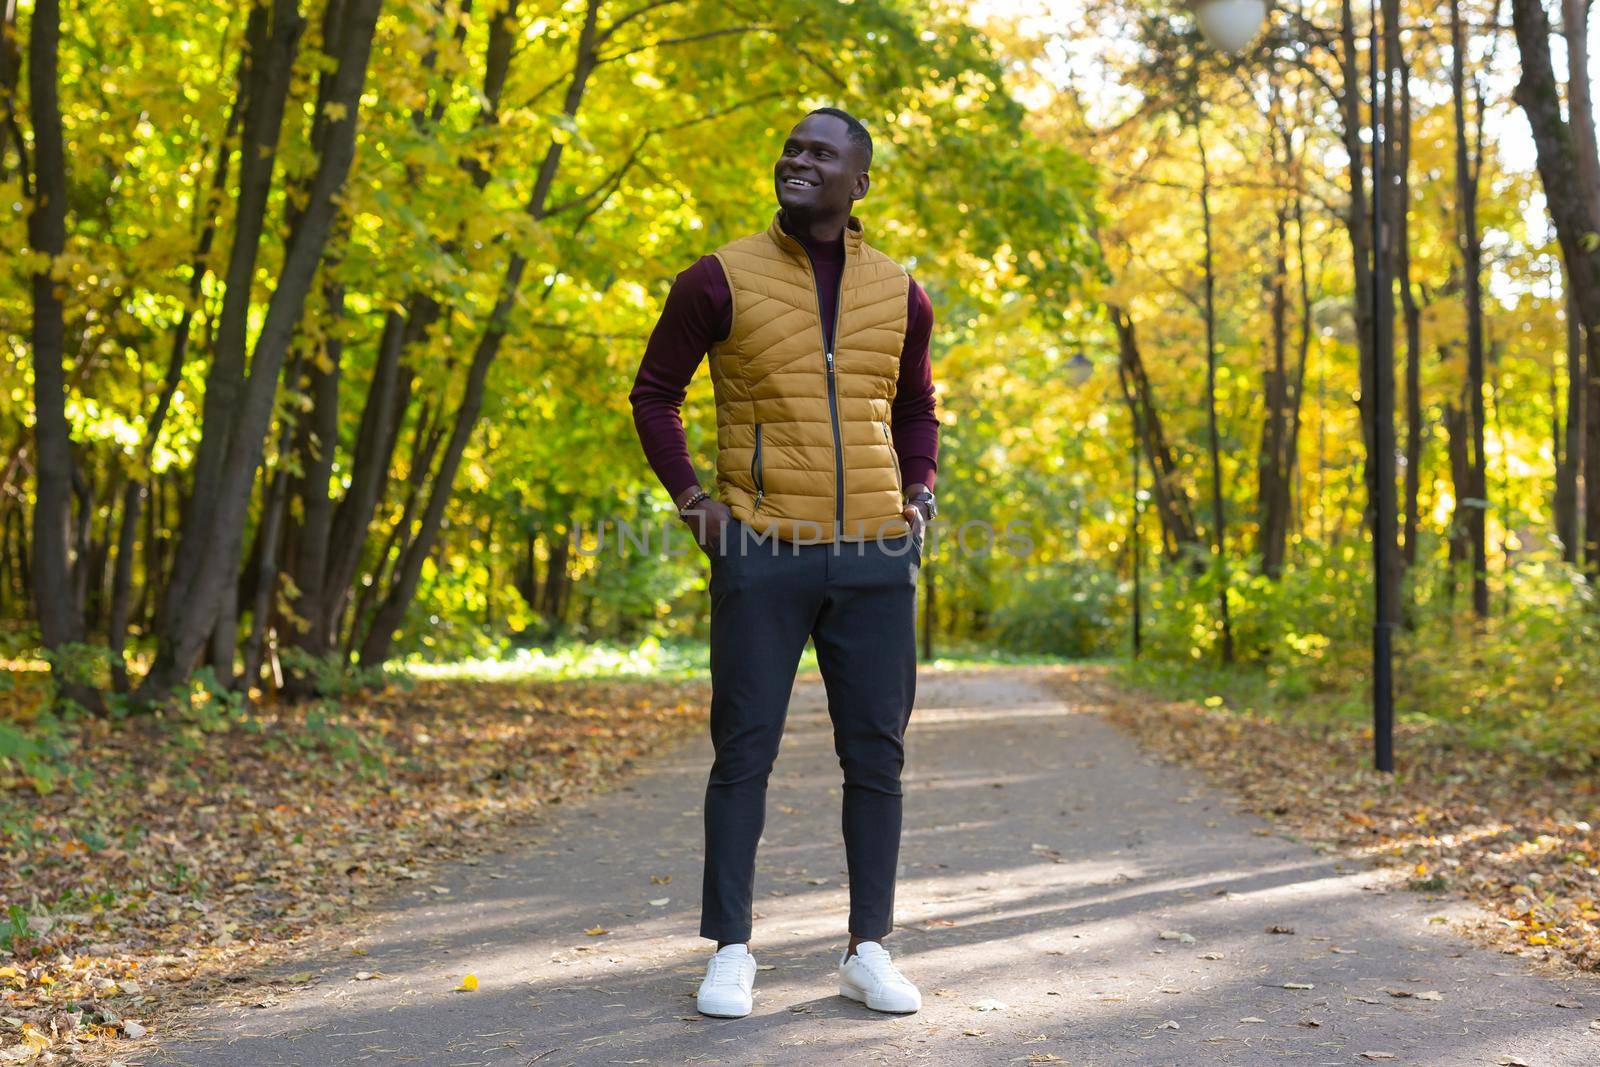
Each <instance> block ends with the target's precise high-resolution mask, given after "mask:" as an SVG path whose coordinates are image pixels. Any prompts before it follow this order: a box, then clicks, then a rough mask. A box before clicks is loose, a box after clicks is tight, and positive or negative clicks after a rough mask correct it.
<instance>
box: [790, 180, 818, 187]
mask: <svg viewBox="0 0 1600 1067" xmlns="http://www.w3.org/2000/svg"><path fill="white" fill-rule="evenodd" d="M784 184H785V185H798V186H801V187H802V188H805V189H809V188H811V187H812V186H813V185H815V184H817V183H816V182H808V181H806V180H805V179H804V178H785V179H784Z"/></svg>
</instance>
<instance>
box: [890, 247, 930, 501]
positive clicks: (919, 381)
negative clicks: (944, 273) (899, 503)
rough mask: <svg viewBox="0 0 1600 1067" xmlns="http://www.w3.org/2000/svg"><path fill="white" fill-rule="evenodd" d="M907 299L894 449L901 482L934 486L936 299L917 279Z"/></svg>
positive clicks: (896, 391) (895, 411)
mask: <svg viewBox="0 0 1600 1067" xmlns="http://www.w3.org/2000/svg"><path fill="white" fill-rule="evenodd" d="M907 302H908V305H909V306H908V308H907V314H906V339H905V347H904V348H903V349H902V350H901V353H900V378H899V382H898V384H897V385H896V386H895V394H894V405H893V408H892V419H893V427H892V432H893V434H894V450H895V453H896V454H897V455H899V457H900V479H901V484H903V485H911V484H912V483H913V482H921V483H922V484H924V485H926V486H927V487H928V488H929V489H932V488H933V479H934V472H935V471H936V470H937V469H938V466H939V463H938V460H939V415H938V412H937V410H936V405H935V401H934V392H933V361H932V359H931V357H930V356H929V354H928V341H929V338H931V337H932V335H933V302H932V301H931V300H929V299H928V294H927V293H926V292H925V291H924V290H923V288H922V286H920V285H918V284H917V283H916V280H915V279H912V281H911V291H910V293H909V295H908V297H907Z"/></svg>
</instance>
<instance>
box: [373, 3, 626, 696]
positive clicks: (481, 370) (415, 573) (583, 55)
mask: <svg viewBox="0 0 1600 1067" xmlns="http://www.w3.org/2000/svg"><path fill="white" fill-rule="evenodd" d="M599 15H600V0H589V4H588V11H587V14H586V15H585V18H584V23H583V29H582V31H581V32H580V34H579V38H578V46H577V54H576V57H575V58H574V61H573V69H572V76H571V79H570V81H569V82H568V84H567V93H566V98H565V101H564V103H563V107H562V111H563V114H564V115H566V117H567V118H569V119H570V118H572V117H574V116H576V115H577V113H578V109H579V107H580V106H581V105H582V103H583V97H584V93H585V91H586V90H587V88H588V83H589V77H590V75H591V74H593V73H594V70H595V68H596V66H597V65H598V57H597V55H596V48H597V45H598V41H599ZM564 147H565V139H564V138H563V139H561V140H552V142H551V144H550V146H549V148H548V149H547V150H546V151H545V155H544V158H543V159H542V160H541V161H540V164H539V171H538V176H537V177H536V178H535V179H534V186H533V191H532V193H531V195H530V196H529V198H528V204H527V213H528V215H529V216H530V217H531V218H533V219H535V220H540V219H543V218H544V217H545V215H546V209H547V205H548V202H549V197H550V189H551V187H552V186H553V185H554V183H555V178H556V173H557V171H558V170H559V168H560V166H561V156H562V152H563V150H564ZM527 266H528V261H527V259H526V257H524V256H523V255H521V254H520V253H513V254H512V256H511V259H510V262H509V263H508V264H507V265H506V272H505V276H504V278H503V279H502V282H501V286H500V294H499V296H498V298H497V299H496V301H495V306H494V309H493V310H492V311H491V312H490V314H489V320H488V322H487V323H486V324H485V327H484V331H483V333H482V335H481V336H480V337H479V339H478V344H477V346H476V348H475V349H474V351H473V357H472V365H471V367H470V368H469V369H468V372H467V384H466V389H465V391H464V392H463V394H462V399H461V405H460V407H459V408H458V409H457V411H456V418H455V425H454V427H453V428H452V430H451V433H450V441H449V444H448V445H446V446H445V450H444V454H443V456H442V457H441V458H440V461H439V470H438V473H437V474H436V475H435V476H434V480H433V486H432V490H431V492H430V494H429V498H428V507H427V509H426V511H424V512H423V516H422V523H421V529H420V530H418V532H417V537H416V541H415V542H414V543H413V544H412V545H411V546H410V549H409V550H408V551H407V552H406V554H405V555H404V557H403V558H402V561H401V565H400V567H399V568H397V573H396V576H395V581H394V584H393V585H392V586H391V588H390V590H389V595H388V596H387V597H386V598H385V600H384V602H383V603H382V604H381V605H380V606H379V608H378V611H377V613H376V615H375V616H374V618H373V622H372V625H371V626H370V627H369V628H368V630H367V636H366V640H365V641H364V642H363V643H362V647H361V663H362V666H364V667H373V666H380V665H381V664H382V663H383V662H384V661H385V660H387V659H388V656H389V650H390V648H392V647H393V641H394V634H395V630H396V629H397V628H398V627H399V625H400V623H401V622H402V621H403V620H404V619H405V613H406V610H407V608H409V607H410V604H411V599H412V597H413V596H414V595H415V594H416V586H417V580H418V578H419V577H420V576H421V573H422V564H423V562H424V561H425V560H426V559H427V557H428V556H429V555H431V554H432V552H433V546H434V542H435V540H436V539H437V537H438V532H439V526H440V523H441V522H442V520H443V519H444V509H445V505H446V504H447V503H448V501H449V497H450V494H451V492H452V489H453V486H454V482H455V476H456V471H457V470H458V469H459V467H460V464H461V457H462V455H463V454H464V453H465V451H466V447H467V442H468V440H469V439H470V438H471V436H472V432H473V429H474V427H475V426H476V425H477V420H478V413H479V412H480V411H481V410H482V406H483V392H484V382H485V380H486V379H487V377H488V373H489V367H490V365H491V364H492V363H493V362H494V360H495V357H496V356H498V355H499V352H500V346H501V345H502V343H503V342H504V341H505V337H506V333H507V329H508V321H509V318H510V315H511V309H512V307H513V306H514V305H515V303H516V300H517V291H518V289H519V288H520V287H521V284H522V275H523V273H524V272H525V271H526V270H527ZM549 291H550V290H549V289H548V288H547V289H546V290H545V292H546V294H547V295H548V293H549Z"/></svg>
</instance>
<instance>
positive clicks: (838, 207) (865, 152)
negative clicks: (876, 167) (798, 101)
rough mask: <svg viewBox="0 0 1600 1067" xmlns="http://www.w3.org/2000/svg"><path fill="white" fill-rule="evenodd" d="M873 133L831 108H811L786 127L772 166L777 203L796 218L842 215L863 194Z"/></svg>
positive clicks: (865, 189)
mask: <svg viewBox="0 0 1600 1067" xmlns="http://www.w3.org/2000/svg"><path fill="white" fill-rule="evenodd" d="M871 166H872V135H871V134H869V133H868V132H867V128H866V127H865V126H863V125H861V122H860V121H859V120H858V119H856V118H855V116H853V115H851V114H849V113H848V112H844V111H840V110H839V109H838V108H835V107H822V108H818V109H817V110H815V111H813V112H811V114H809V115H807V116H806V117H805V118H804V119H802V120H801V121H800V124H799V125H798V126H796V127H795V128H794V129H793V130H791V131H790V132H789V136H788V139H786V140H785V141H784V142H783V150H782V151H781V152H780V153H779V154H778V161H777V163H775V164H774V165H773V168H772V177H773V182H774V184H775V186H776V188H777V192H778V204H779V206H780V207H782V208H783V209H784V212H785V214H787V215H789V216H792V217H798V218H826V217H829V216H846V217H848V216H849V214H850V208H851V206H852V205H853V204H854V203H855V202H856V201H857V200H860V199H861V198H862V197H864V196H866V195H867V189H868V188H869V187H870V186H871V184H872V182H871V178H870V177H869V176H868V174H867V170H868V168H870V167H871Z"/></svg>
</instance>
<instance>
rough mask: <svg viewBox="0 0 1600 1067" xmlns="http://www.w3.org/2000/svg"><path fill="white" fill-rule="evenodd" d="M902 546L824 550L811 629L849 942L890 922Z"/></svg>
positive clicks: (906, 715)
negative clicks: (840, 843)
mask: <svg viewBox="0 0 1600 1067" xmlns="http://www.w3.org/2000/svg"><path fill="white" fill-rule="evenodd" d="M904 544H905V542H904V541H903V540H900V541H896V540H886V541H885V542H884V543H883V544H879V543H878V542H876V541H867V542H865V543H864V544H861V545H859V546H858V545H857V544H854V543H845V544H843V545H841V546H840V547H839V550H838V554H837V555H833V554H830V555H829V556H828V567H829V575H828V583H827V595H826V597H825V598H824V600H823V604H822V612H821V614H820V615H819V616H818V618H817V623H816V626H815V628H814V629H813V630H812V633H811V639H812V641H813V643H815V645H816V648H817V666H818V667H819V668H820V669H821V671H822V679H823V683H824V684H825V685H826V687H827V691H828V714H829V715H830V716H831V717H832V718H833V736H834V749H835V751H836V752H837V753H838V755H839V765H840V767H841V768H843V770H844V812H843V817H842V821H843V829H844V845H845V859H846V862H847V863H848V865H849V869H850V935H851V938H852V944H853V943H854V942H855V941H876V940H878V939H879V938H881V937H883V936H884V935H885V934H887V933H888V932H889V931H890V930H891V929H893V927H894V888H895V869H896V867H897V866H898V865H899V861H900V809H901V793H900V769H901V767H902V766H903V764H904V762H905V730H906V724H907V722H908V721H909V720H910V717H911V705H912V703H913V701H914V700H915V698H916V681H917V634H916V615H917V571H918V569H919V564H918V558H917V557H918V553H917V552H916V550H906V551H901V552H900V554H898V555H895V554H894V552H895V551H896V549H899V548H901V547H902V546H904ZM858 547H859V548H860V552H859V554H858V551H857V549H858Z"/></svg>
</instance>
